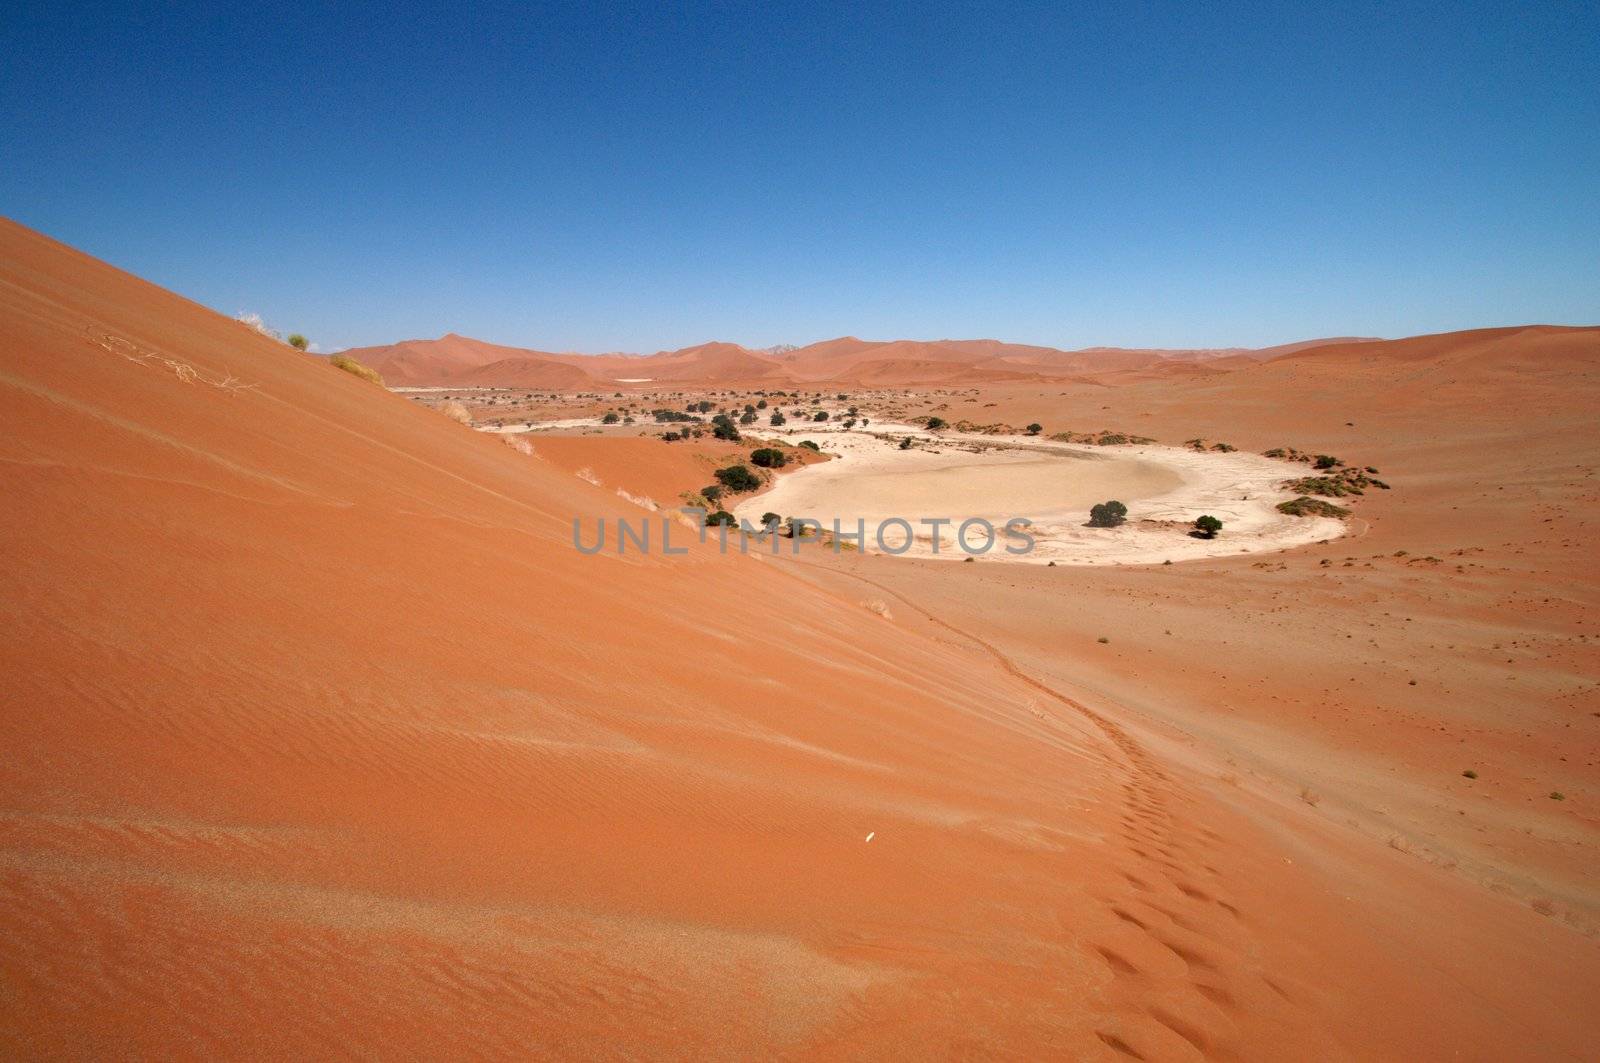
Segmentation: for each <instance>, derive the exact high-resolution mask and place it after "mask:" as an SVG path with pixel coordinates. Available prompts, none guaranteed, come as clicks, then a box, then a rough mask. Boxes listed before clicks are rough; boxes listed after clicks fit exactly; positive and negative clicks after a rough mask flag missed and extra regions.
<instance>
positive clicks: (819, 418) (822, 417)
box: [811, 410, 828, 421]
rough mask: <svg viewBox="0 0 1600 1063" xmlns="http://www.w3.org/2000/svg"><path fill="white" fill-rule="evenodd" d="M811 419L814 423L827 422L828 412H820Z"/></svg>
mask: <svg viewBox="0 0 1600 1063" xmlns="http://www.w3.org/2000/svg"><path fill="white" fill-rule="evenodd" d="M811 419H812V420H813V421H826V420H827V419H828V411H827V410H818V411H817V412H816V413H814V414H812V415H811Z"/></svg>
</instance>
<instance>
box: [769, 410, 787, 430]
mask: <svg viewBox="0 0 1600 1063" xmlns="http://www.w3.org/2000/svg"><path fill="white" fill-rule="evenodd" d="M788 420H789V419H788V418H787V417H785V416H784V415H783V411H782V410H773V411H772V416H771V417H769V418H767V423H768V424H770V425H772V427H774V428H777V427H778V426H779V425H782V424H785V423H787V422H788Z"/></svg>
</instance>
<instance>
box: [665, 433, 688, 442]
mask: <svg viewBox="0 0 1600 1063" xmlns="http://www.w3.org/2000/svg"><path fill="white" fill-rule="evenodd" d="M661 438H662V439H664V440H666V441H667V442H668V443H676V442H677V441H678V440H680V439H682V438H683V437H682V436H680V435H679V434H678V433H676V432H668V433H667V434H666V435H664V436H662V437H661Z"/></svg>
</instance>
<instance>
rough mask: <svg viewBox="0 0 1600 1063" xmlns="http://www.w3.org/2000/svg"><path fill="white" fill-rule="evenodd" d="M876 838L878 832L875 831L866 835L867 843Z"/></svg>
mask: <svg viewBox="0 0 1600 1063" xmlns="http://www.w3.org/2000/svg"><path fill="white" fill-rule="evenodd" d="M877 836H878V832H877V831H872V832H870V833H869V834H868V835H867V841H869V842H870V841H871V840H872V839H874V838H876V837H877Z"/></svg>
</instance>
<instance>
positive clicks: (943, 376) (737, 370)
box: [343, 333, 1364, 391]
mask: <svg viewBox="0 0 1600 1063" xmlns="http://www.w3.org/2000/svg"><path fill="white" fill-rule="evenodd" d="M1352 342H1364V341H1359V340H1350V339H1348V338H1339V339H1329V340H1307V341H1304V342H1302V343H1292V344H1285V345H1283V346H1282V347H1268V348H1263V349H1261V350H1259V351H1248V350H1245V349H1243V348H1230V349H1228V350H1214V351H1212V350H1173V351H1165V350H1135V349H1128V348H1119V347H1097V348H1089V349H1086V350H1082V351H1060V350H1056V349H1055V348H1053V347H1036V346H1029V345H1026V344H1018V343H1002V342H1000V341H999V340H931V341H930V340H890V341H882V342H880V341H872V340H860V339H856V338H855V337H853V336H846V337H842V338H840V339H837V340H827V341H824V342H822V343H814V344H811V345H810V346H807V347H800V348H796V349H794V350H792V351H788V352H785V353H783V354H780V355H773V354H769V353H767V352H765V351H753V350H750V349H749V348H747V347H741V346H739V345H738V344H734V343H703V344H699V345H697V346H694V347H684V348H682V349H681V350H676V351H661V352H659V353H657V354H652V355H624V354H598V355H583V354H552V353H550V352H548V351H533V350H525V349H523V348H520V347H505V346H501V345H499V344H493V343H485V342H484V341H482V340H474V339H470V338H468V337H465V336H457V335H455V334H454V333H451V334H449V335H446V336H444V337H442V338H440V339H437V340H406V341H404V342H403V343H397V344H394V345H391V346H380V347H356V348H352V349H350V350H348V351H345V352H343V353H345V354H348V355H349V356H350V357H352V358H355V359H356V360H357V361H359V362H362V363H363V364H366V365H370V366H372V367H373V368H374V369H376V370H378V371H379V372H380V373H382V374H383V375H384V379H385V381H386V382H387V383H389V384H391V385H436V386H451V385H454V386H461V387H538V388H548V389H552V390H568V391H576V390H582V389H584V388H593V387H607V386H615V385H617V384H618V383H619V382H621V381H648V382H649V383H650V385H659V384H685V385H701V386H717V385H733V384H751V385H755V384H767V385H770V386H773V387H792V386H798V385H806V384H809V385H820V384H838V385H857V386H869V387H870V386H879V387H883V386H892V387H900V386H913V385H922V384H928V385H938V384H974V383H1000V382H1004V381H1023V380H1035V379H1040V378H1041V377H1059V378H1063V379H1066V378H1074V377H1079V376H1083V375H1086V374H1087V375H1095V374H1105V373H1116V372H1122V371H1136V370H1164V369H1165V368H1166V367H1169V366H1172V365H1177V364H1183V365H1191V364H1201V363H1203V364H1205V365H1208V366H1212V367H1214V368H1217V369H1222V368H1230V369H1231V368H1237V367H1239V366H1241V365H1247V364H1253V363H1255V362H1257V361H1262V360H1265V359H1268V358H1272V357H1277V356H1279V355H1283V354H1288V353H1293V352H1295V351H1300V350H1305V349H1308V348H1312V347H1316V346H1318V345H1321V344H1327V343H1352ZM558 365H559V366H567V367H570V368H569V369H557V368H556V366H558Z"/></svg>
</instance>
